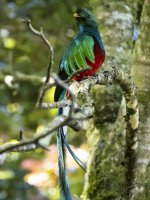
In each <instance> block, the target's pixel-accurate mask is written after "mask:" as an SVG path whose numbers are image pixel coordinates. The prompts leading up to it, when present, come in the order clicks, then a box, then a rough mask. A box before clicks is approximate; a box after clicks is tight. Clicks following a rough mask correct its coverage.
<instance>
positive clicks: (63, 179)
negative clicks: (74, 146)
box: [57, 127, 72, 200]
mask: <svg viewBox="0 0 150 200" xmlns="http://www.w3.org/2000/svg"><path fill="white" fill-rule="evenodd" d="M62 135H63V127H60V128H59V130H58V132H57V148H58V166H59V185H60V193H61V197H60V199H61V200H72V197H71V193H70V189H69V184H68V178H67V170H66V159H65V158H66V152H65V145H64V142H63V138H62V137H63V136H62Z"/></svg>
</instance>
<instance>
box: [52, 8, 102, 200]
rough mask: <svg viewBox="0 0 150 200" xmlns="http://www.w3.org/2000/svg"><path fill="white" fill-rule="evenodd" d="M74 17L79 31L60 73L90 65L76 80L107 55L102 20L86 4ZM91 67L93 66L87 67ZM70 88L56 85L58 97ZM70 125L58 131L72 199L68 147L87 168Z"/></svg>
mask: <svg viewBox="0 0 150 200" xmlns="http://www.w3.org/2000/svg"><path fill="white" fill-rule="evenodd" d="M74 17H75V19H76V21H77V26H78V28H79V32H78V33H77V35H76V36H75V37H74V39H73V40H72V41H71V43H70V45H69V46H68V48H67V49H66V51H65V53H64V55H63V57H62V60H61V62H60V66H59V72H58V76H59V77H60V79H62V80H66V79H67V78H68V77H69V76H70V75H71V74H72V73H74V72H76V71H77V70H80V69H83V70H84V68H86V70H85V71H82V72H81V73H79V74H78V75H75V77H74V79H75V80H76V81H81V80H82V79H83V78H85V77H88V76H90V75H93V74H94V73H95V72H96V71H97V70H98V69H99V68H100V67H101V65H102V64H103V62H104V59H105V51H104V46H103V43H102V40H101V37H100V34H99V31H98V24H97V20H96V18H95V17H94V16H93V14H92V13H91V12H90V11H88V10H87V9H85V8H79V9H77V11H76V13H75V14H74ZM87 67H90V69H88V70H87ZM66 92H67V91H66V90H65V89H64V88H62V87H60V86H57V87H56V90H55V95H54V100H55V101H61V100H63V99H64V98H65V97H66ZM65 112H66V108H59V110H58V115H61V114H64V115H65V114H66V113H65ZM66 131H67V129H66V127H61V128H59V130H58V132H57V146H58V162H59V184H60V193H61V200H71V199H72V197H71V193H70V190H69V184H68V179H67V172H66V162H65V157H66V154H65V147H67V149H68V150H69V152H70V153H71V155H72V156H73V158H74V159H75V160H76V162H77V163H78V164H79V165H80V166H81V167H82V168H84V163H82V161H80V160H79V159H78V157H77V156H76V155H75V154H74V153H73V151H72V149H71V148H70V146H69V145H68V143H67V141H66V136H65V135H66Z"/></svg>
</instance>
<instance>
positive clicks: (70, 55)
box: [60, 33, 94, 76]
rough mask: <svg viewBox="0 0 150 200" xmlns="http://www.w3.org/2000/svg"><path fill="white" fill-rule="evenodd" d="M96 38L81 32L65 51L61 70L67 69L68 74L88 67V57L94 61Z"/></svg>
mask: <svg viewBox="0 0 150 200" xmlns="http://www.w3.org/2000/svg"><path fill="white" fill-rule="evenodd" d="M93 49H94V39H93V37H91V36H90V35H85V34H83V33H80V34H78V35H77V37H76V38H75V39H74V40H73V41H72V42H71V44H70V45H69V47H68V49H67V51H66V52H65V54H64V56H63V58H62V62H61V64H60V70H62V69H63V70H65V71H66V73H67V74H68V76H70V74H71V73H73V72H75V71H77V70H78V69H84V68H87V67H88V65H87V63H86V59H88V60H89V61H91V62H92V63H94V50H93Z"/></svg>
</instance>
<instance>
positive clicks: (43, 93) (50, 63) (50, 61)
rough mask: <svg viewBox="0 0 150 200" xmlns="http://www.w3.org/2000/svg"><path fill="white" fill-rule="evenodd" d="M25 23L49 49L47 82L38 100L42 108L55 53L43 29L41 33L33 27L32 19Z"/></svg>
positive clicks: (38, 105)
mask: <svg viewBox="0 0 150 200" xmlns="http://www.w3.org/2000/svg"><path fill="white" fill-rule="evenodd" d="M24 22H25V23H26V24H27V26H28V28H29V29H30V31H31V32H32V33H34V34H35V35H37V36H38V37H40V38H41V39H42V41H43V42H44V44H45V45H46V46H47V47H48V49H49V62H48V67H47V73H46V79H45V82H44V84H43V86H42V88H41V90H40V94H39V97H38V100H37V104H36V106H37V107H40V106H41V104H42V102H43V98H44V96H45V92H46V89H45V85H46V84H47V83H49V80H50V72H51V68H52V65H53V60H54V51H53V47H52V45H51V44H50V42H49V41H48V39H47V38H46V36H45V35H44V33H43V29H42V28H40V31H37V30H36V29H35V28H34V27H33V26H32V24H31V20H30V19H25V20H24Z"/></svg>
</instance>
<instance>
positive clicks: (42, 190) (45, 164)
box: [0, 0, 89, 200]
mask: <svg viewBox="0 0 150 200" xmlns="http://www.w3.org/2000/svg"><path fill="white" fill-rule="evenodd" d="M78 6H80V7H81V6H86V7H89V5H88V1H84V0H82V1H80V0H69V1H68V0H43V1H41V0H30V1H28V0H16V1H10V0H8V1H6V0H1V1H0V97H1V98H0V121H1V123H0V144H3V143H5V142H8V141H13V139H18V136H19V130H20V129H21V130H23V132H24V135H25V137H27V138H31V137H33V136H34V134H36V133H38V132H39V131H41V130H42V129H43V128H44V127H46V126H47V125H48V124H49V123H50V120H51V119H52V118H53V117H54V116H55V114H56V110H52V111H41V110H38V109H36V108H35V104H36V101H37V97H38V93H39V89H40V87H41V84H42V83H41V82H40V81H35V80H34V81H27V80H24V79H23V78H18V77H20V76H18V73H22V74H27V75H35V76H37V77H40V78H43V77H44V76H45V74H46V68H47V64H48V53H49V52H48V49H47V47H46V46H45V45H44V44H43V42H42V41H41V39H40V38H38V37H37V36H35V35H33V33H31V32H30V31H29V30H28V28H27V26H26V24H24V23H23V21H22V19H24V18H30V19H31V20H32V24H33V26H34V27H35V28H37V29H38V30H39V29H40V27H41V26H42V27H43V30H44V33H45V35H46V36H47V38H48V39H49V40H50V42H51V43H52V45H53V47H54V52H55V57H54V68H53V69H52V70H53V71H55V72H56V71H57V69H58V65H59V62H60V59H61V55H62V54H63V51H64V49H65V48H66V45H67V44H68V43H69V41H70V40H71V39H72V38H73V37H74V35H75V33H76V31H77V27H76V23H75V20H74V19H73V12H74V11H75V10H76V7H78ZM53 92H54V89H52V90H50V91H49V92H48V93H47V95H46V100H47V101H53ZM68 140H69V143H71V144H73V146H72V148H74V150H75V152H76V153H77V154H78V155H80V157H81V158H83V159H85V158H86V157H87V145H86V139H85V135H84V133H82V134H81V133H80V135H79V134H78V133H75V132H73V131H70V134H69V135H68ZM50 149H51V151H49V152H44V151H42V150H40V149H38V150H36V151H32V152H29V153H10V154H7V155H5V154H4V155H2V156H0V200H10V199H12V200H24V199H28V200H32V199H37V200H46V199H51V200H57V199H59V186H58V170H57V149H56V141H55V138H54V139H53V140H52V144H51V146H50ZM67 157H68V163H69V166H68V171H69V182H70V186H71V191H72V193H73V195H74V196H80V194H81V191H82V189H83V182H84V172H83V171H82V170H81V169H79V167H78V166H77V165H76V164H75V163H74V162H73V160H72V159H71V158H70V156H69V155H68V156H67Z"/></svg>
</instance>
